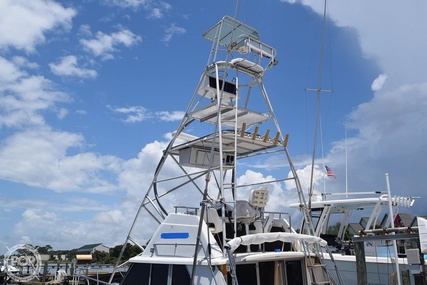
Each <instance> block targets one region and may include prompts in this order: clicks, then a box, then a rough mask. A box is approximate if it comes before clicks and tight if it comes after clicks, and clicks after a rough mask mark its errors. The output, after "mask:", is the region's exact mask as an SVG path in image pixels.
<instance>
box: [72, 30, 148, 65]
mask: <svg viewBox="0 0 427 285" xmlns="http://www.w3.org/2000/svg"><path fill="white" fill-rule="evenodd" d="M140 41H142V38H141V37H140V36H138V35H135V34H134V33H132V32H131V31H129V30H127V29H122V30H120V31H118V32H116V33H112V34H109V35H108V34H104V33H103V32H99V31H98V32H97V33H96V35H95V36H94V37H93V38H89V39H81V40H80V43H81V44H82V45H83V47H84V48H85V49H86V50H88V51H89V52H91V53H92V54H94V55H95V56H98V57H101V58H102V59H103V60H108V59H113V58H114V55H113V53H114V52H116V51H117V48H118V46H120V45H124V46H126V47H131V46H133V45H136V44H137V43H139V42H140Z"/></svg>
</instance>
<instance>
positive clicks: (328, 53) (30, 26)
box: [0, 0, 427, 254]
mask: <svg viewBox="0 0 427 285" xmlns="http://www.w3.org/2000/svg"><path fill="white" fill-rule="evenodd" d="M322 2H323V1H317V0H316V1H285V0H282V1H280V0H266V1H260V0H252V1H248V0H246V1H244V0H241V1H240V4H239V11H238V14H237V18H238V19H239V20H240V21H243V22H245V23H247V24H248V25H250V26H253V27H255V28H257V30H258V31H259V33H260V34H261V39H262V41H263V42H265V43H267V44H269V45H271V46H273V47H275V48H276V50H277V51H278V59H279V65H278V66H277V67H275V68H274V69H273V70H271V71H269V73H268V76H267V77H266V79H265V84H266V87H267V90H268V93H269V96H270V99H271V101H272V103H273V107H274V109H275V111H276V115H277V116H278V119H279V121H280V124H281V126H282V129H283V130H285V131H286V132H287V133H289V134H290V140H289V144H288V147H289V150H290V153H291V155H292V156H293V160H294V163H295V164H296V166H297V168H298V172H299V174H300V178H301V180H302V182H303V184H305V185H306V184H307V183H308V177H309V172H308V171H309V167H308V165H309V163H310V155H311V152H312V141H313V124H314V121H313V120H314V105H315V98H316V97H315V93H313V92H308V91H305V90H304V89H305V88H316V87H317V78H318V77H317V76H318V75H317V74H318V70H319V53H320V37H321V23H322V9H323V7H322V4H323V3H322ZM212 3H213V2H212V1H205V0H203V1H195V0H186V1H181V2H180V3H179V4H177V3H175V2H166V1H157V0H85V1H47V0H46V1H41V0H32V1H24V0H3V1H1V2H0V10H1V11H3V13H2V14H3V16H2V17H1V18H0V82H1V84H0V128H1V132H0V204H1V208H0V222H1V225H2V231H1V232H0V254H2V253H4V252H6V251H7V249H6V247H11V246H13V245H15V244H18V243H31V244H33V245H42V246H44V245H51V246H52V247H53V248H54V249H72V248H77V247H80V246H81V245H84V244H87V243H96V242H102V243H104V244H105V245H107V246H114V245H117V244H120V243H123V242H124V240H125V238H126V235H127V231H128V229H129V227H130V223H131V221H132V219H133V217H134V214H135V211H136V208H137V207H138V205H139V203H140V201H141V199H142V198H143V195H144V194H145V192H146V190H147V187H148V185H149V183H150V182H151V175H152V173H153V171H154V168H155V166H156V164H157V160H158V159H159V156H160V154H161V150H162V149H163V148H164V147H165V145H166V144H167V142H168V140H169V138H170V134H171V133H172V132H173V131H174V130H175V129H176V127H177V126H178V124H179V120H180V119H181V116H182V114H183V112H184V111H185V108H186V107H187V104H188V101H189V99H190V98H191V96H192V93H193V91H194V89H195V88H196V85H197V83H198V80H199V78H200V76H201V73H202V71H203V69H204V67H205V65H206V62H207V60H208V55H209V49H210V43H209V42H208V41H206V40H204V39H203V38H202V36H201V35H202V34H203V33H204V32H205V31H206V30H207V29H208V28H210V27H211V26H212V25H214V24H215V23H216V22H218V21H219V20H220V19H221V18H222V17H223V16H224V15H225V14H227V15H231V16H233V15H234V9H235V6H236V5H235V2H234V1H229V0H227V1H225V0H219V1H215V4H212ZM405 4H406V5H403V4H402V3H397V2H396V3H390V2H389V1H386V0H379V1H374V2H372V1H366V0H363V1H357V2H355V1H350V0H339V1H338V0H330V1H329V2H328V12H327V15H328V19H327V30H326V33H325V35H326V41H325V53H324V65H323V80H322V88H324V89H331V90H333V91H334V92H332V93H323V94H322V101H321V120H322V127H321V128H322V141H323V155H321V150H320V149H321V147H320V144H319V148H318V156H317V158H316V162H317V164H318V165H320V166H321V165H322V163H326V164H327V165H328V166H330V167H331V168H332V169H333V170H334V172H335V173H336V175H337V179H334V180H331V179H329V180H328V181H327V185H328V189H330V190H331V192H342V191H344V189H345V149H346V148H347V157H348V170H349V171H348V173H349V176H348V185H349V191H372V190H385V178H384V174H385V173H386V172H387V173H389V174H390V182H391V189H392V192H393V194H396V195H412V196H420V197H421V198H420V199H418V201H417V202H416V204H415V206H414V209H413V212H414V213H415V214H418V215H426V214H427V213H426V211H425V209H424V205H425V203H426V197H425V194H424V192H425V190H424V189H425V184H426V183H425V182H426V180H425V178H424V174H423V171H424V169H425V165H426V162H425V161H426V158H427V150H426V148H425V146H426V143H427V119H426V116H425V114H426V110H427V73H426V68H425V67H426V66H427V54H426V52H425V51H426V50H427V34H426V33H425V31H424V28H425V27H426V26H427V23H426V22H427V19H426V18H425V13H426V12H427V3H425V1H423V0H414V1H410V2H409V3H405ZM346 127H347V140H345V129H346ZM345 145H347V147H345ZM263 163H264V164H263V165H264V167H263V169H260V172H259V173H258V175H260V176H267V175H269V173H268V170H269V169H272V168H274V167H273V165H272V166H269V165H268V163H269V162H263ZM322 175H324V174H323V173H322V172H321V171H320V170H318V169H316V175H315V178H316V187H318V188H321V187H322V186H321V185H322V183H321V182H320V181H321V180H322V177H323V176H322ZM272 199H274V197H273V198H272ZM275 201H280V200H275ZM288 202H289V201H286V202H285V201H284V202H283V203H280V205H279V203H274V205H273V206H272V207H280V208H283V207H285V204H286V203H288Z"/></svg>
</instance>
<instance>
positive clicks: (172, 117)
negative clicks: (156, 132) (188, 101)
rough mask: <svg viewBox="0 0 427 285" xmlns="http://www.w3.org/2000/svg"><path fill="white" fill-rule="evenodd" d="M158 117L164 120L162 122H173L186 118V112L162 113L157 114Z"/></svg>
mask: <svg viewBox="0 0 427 285" xmlns="http://www.w3.org/2000/svg"><path fill="white" fill-rule="evenodd" d="M156 115H157V116H159V118H160V120H162V121H167V122H172V121H178V120H181V119H182V118H183V117H184V112H182V111H173V112H169V111H162V112H157V113H156Z"/></svg>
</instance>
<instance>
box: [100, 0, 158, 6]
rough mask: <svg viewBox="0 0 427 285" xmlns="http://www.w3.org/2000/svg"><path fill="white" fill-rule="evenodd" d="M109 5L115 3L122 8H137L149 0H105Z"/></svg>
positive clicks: (146, 3)
mask: <svg viewBox="0 0 427 285" xmlns="http://www.w3.org/2000/svg"><path fill="white" fill-rule="evenodd" d="M105 1H106V2H107V3H109V4H110V5H116V6H119V7H122V8H139V7H141V6H147V5H148V4H149V3H150V2H151V0H105Z"/></svg>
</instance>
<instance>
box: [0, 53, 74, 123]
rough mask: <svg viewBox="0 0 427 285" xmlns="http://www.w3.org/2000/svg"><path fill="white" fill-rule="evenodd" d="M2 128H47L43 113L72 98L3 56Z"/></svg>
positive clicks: (0, 68) (0, 72) (0, 60)
mask: <svg viewBox="0 0 427 285" xmlns="http://www.w3.org/2000/svg"><path fill="white" fill-rule="evenodd" d="M0 63H1V64H0V83H1V86H0V110H1V111H2V112H1V114H0V127H1V126H6V127H22V126H30V125H33V126H36V125H38V126H43V125H44V124H45V120H44V118H43V116H42V115H41V113H40V111H42V110H49V109H53V108H54V106H55V104H56V103H58V102H68V101H69V100H70V98H69V96H68V95H67V94H65V93H63V92H61V91H58V90H56V88H55V87H54V84H53V83H52V82H51V81H50V80H47V79H46V78H44V77H42V76H31V75H28V74H27V73H26V72H25V71H22V70H20V69H19V66H17V65H15V64H14V63H12V62H11V61H8V60H6V59H4V58H2V57H0Z"/></svg>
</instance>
